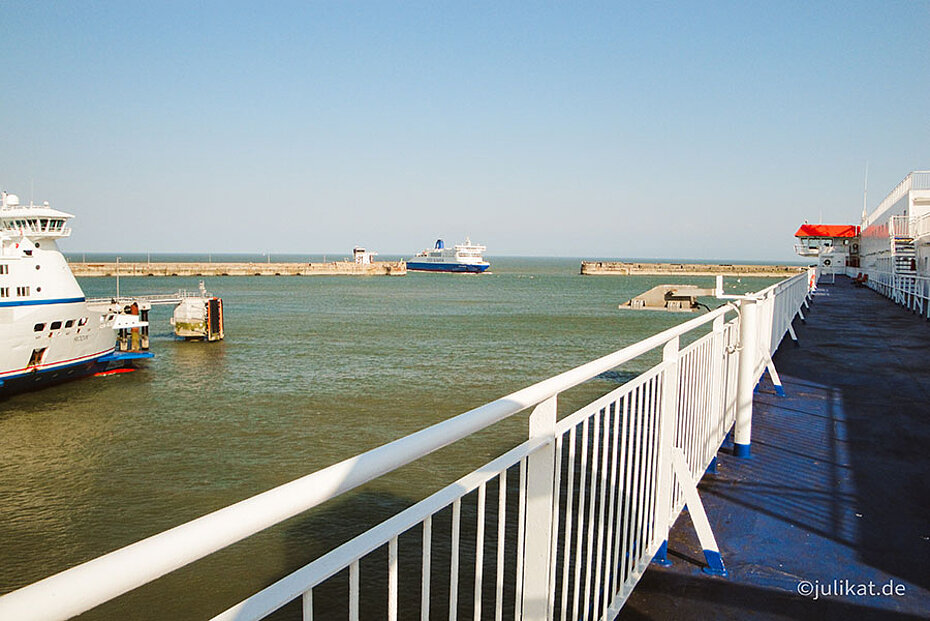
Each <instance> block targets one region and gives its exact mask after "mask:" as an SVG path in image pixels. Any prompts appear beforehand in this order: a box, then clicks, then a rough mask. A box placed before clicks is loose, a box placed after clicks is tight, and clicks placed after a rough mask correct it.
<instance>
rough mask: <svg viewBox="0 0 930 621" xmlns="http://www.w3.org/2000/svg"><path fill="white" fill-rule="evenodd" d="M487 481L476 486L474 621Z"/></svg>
mask: <svg viewBox="0 0 930 621" xmlns="http://www.w3.org/2000/svg"><path fill="white" fill-rule="evenodd" d="M486 505H487V483H482V484H481V485H479V486H478V525H477V531H476V533H475V621H481V586H482V582H483V580H484V511H485V507H486Z"/></svg>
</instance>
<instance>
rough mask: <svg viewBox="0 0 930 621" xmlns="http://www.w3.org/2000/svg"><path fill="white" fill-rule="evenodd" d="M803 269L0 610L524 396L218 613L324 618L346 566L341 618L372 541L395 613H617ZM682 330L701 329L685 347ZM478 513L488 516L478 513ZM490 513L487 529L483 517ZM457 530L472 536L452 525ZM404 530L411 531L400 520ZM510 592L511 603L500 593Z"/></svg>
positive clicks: (150, 556) (770, 344) (772, 343)
mask: <svg viewBox="0 0 930 621" xmlns="http://www.w3.org/2000/svg"><path fill="white" fill-rule="evenodd" d="M813 282H814V280H813V279H812V277H811V275H810V274H800V275H798V276H795V277H793V278H790V279H788V280H785V281H782V282H780V283H778V284H776V285H773V286H772V287H769V288H767V289H764V290H763V291H760V292H758V293H757V294H754V296H753V297H752V301H751V303H750V302H747V301H742V302H740V306H741V307H742V310H741V311H740V313H741V315H744V316H746V317H748V315H747V314H746V313H747V311H746V309H747V308H754V309H755V311H757V312H755V314H754V317H753V319H752V321H751V322H750V323H751V325H752V326H753V327H752V328H751V330H750V332H749V333H747V332H746V330H747V329H749V325H750V323H746V322H745V321H744V320H743V319H741V318H740V317H738V316H734V315H735V312H734V311H736V310H737V309H736V306H734V305H733V304H727V305H725V306H722V307H720V308H718V309H716V310H714V311H711V312H709V313H707V314H706V315H703V316H701V317H697V318H695V319H692V320H690V321H687V322H685V323H683V324H681V325H679V326H677V327H674V328H671V329H669V330H666V331H664V332H661V333H660V334H657V335H655V336H652V337H650V338H647V339H645V340H643V341H640V342H639V343H636V344H634V345H631V346H629V347H626V348H624V349H621V350H619V351H617V352H614V353H612V354H609V355H607V356H604V357H602V358H599V359H597V360H594V361H592V362H589V363H587V364H584V365H582V366H580V367H577V368H575V369H572V370H570V371H567V372H565V373H562V374H560V375H557V376H555V377H552V378H549V379H547V380H544V381H542V382H539V383H538V384H534V385H533V386H530V387H528V388H525V389H523V390H520V391H517V392H515V393H512V394H510V395H508V396H506V397H503V398H501V399H498V400H497V401H493V402H491V403H488V404H485V405H483V406H481V407H478V408H475V409H473V410H470V411H468V412H465V413H464V414H461V415H459V416H456V417H454V418H451V419H449V420H447V421H444V422H442V423H439V424H437V425H433V426H432V427H428V428H426V429H424V430H422V431H419V432H417V433H414V434H412V435H409V436H407V437H405V438H401V439H399V440H396V441H394V442H391V443H389V444H386V445H383V446H380V447H378V448H375V449H373V450H370V451H367V452H365V453H362V454H360V455H358V456H356V457H353V458H351V459H347V460H345V461H343V462H340V463H338V464H335V465H333V466H330V467H328V468H324V469H323V470H320V471H317V472H315V473H313V474H310V475H307V476H304V477H302V478H299V479H297V480H295V481H292V482H290V483H287V484H284V485H282V486H279V487H277V488H274V489H272V490H269V491H267V492H264V493H262V494H259V495H257V496H254V497H252V498H249V499H247V500H244V501H241V502H239V503H236V504H234V505H231V506H229V507H226V508H224V509H221V510H219V511H216V512H214V513H211V514H209V515H206V516H203V517H201V518H199V519H196V520H193V521H191V522H188V523H186V524H183V525H181V526H178V527H176V528H173V529H171V530H168V531H165V532H163V533H161V534H158V535H155V536H152V537H149V538H147V539H144V540H142V541H139V542H137V543H135V544H132V545H130V546H127V547H125V548H122V549H120V550H117V551H115V552H112V553H110V554H107V555H104V556H102V557H100V558H97V559H94V560H92V561H89V562H87V563H84V564H82V565H79V566H77V567H74V568H72V569H69V570H66V571H64V572H61V573H59V574H56V575H54V576H51V577H49V578H46V579H45V580H42V581H39V582H37V583H35V584H32V585H30V586H27V587H24V588H22V589H20V590H18V591H15V592H13V593H10V594H7V595H5V596H3V597H0V618H11V619H14V618H15V619H24V620H25V619H65V618H69V617H71V616H74V615H77V614H80V613H81V612H83V611H85V610H89V609H90V608H93V607H95V606H97V605H99V604H101V603H103V602H106V601H108V600H110V599H113V598H115V597H117V596H119V595H121V594H122V593H125V592H127V591H129V590H132V589H134V588H136V587H139V586H141V585H143V584H146V583H148V582H151V581H153V580H155V579H157V578H159V577H160V576H163V575H165V574H166V573H169V572H171V571H174V570H176V569H178V568H180V567H183V566H185V565H187V564H189V563H192V562H194V561H196V560H198V559H200V558H203V557H205V556H207V555H209V554H212V553H213V552H216V551H218V550H220V549H222V548H225V547H226V546H229V545H231V544H233V543H235V542H237V541H240V540H242V539H244V538H246V537H249V536H251V535H253V534H256V533H258V532H260V531H262V530H264V529H265V528H268V527H270V526H272V525H275V524H278V523H280V522H282V521H284V520H286V519H288V518H290V517H292V516H294V515H297V514H298V513H301V512H304V511H307V510H308V509H311V508H313V507H316V506H318V505H320V504H322V503H324V502H326V501H327V500H330V499H333V498H335V497H337V496H339V495H341V494H343V493H345V492H347V491H349V490H351V489H353V488H355V487H358V486H359V485H362V484H364V483H366V482H369V481H372V480H374V479H375V478H377V477H380V476H382V475H384V474H386V473H389V472H391V471H393V470H396V469H397V468H399V467H401V466H403V465H405V464H408V463H411V462H413V461H414V460H417V459H419V458H421V457H423V456H425V455H427V454H429V453H431V452H433V451H435V450H437V449H439V448H442V447H444V446H448V445H449V444H452V443H454V442H457V441H460V440H463V439H465V438H467V437H468V436H470V435H472V434H474V433H475V432H477V431H479V430H481V429H484V428H486V427H488V426H490V425H492V424H494V423H496V422H498V421H501V420H503V419H505V418H507V417H510V416H512V415H514V414H517V413H519V412H522V411H526V410H531V413H530V416H529V434H528V439H527V441H526V442H523V443H522V444H520V445H518V446H516V447H514V448H513V449H511V450H509V451H507V452H505V453H504V454H502V455H500V456H499V457H497V458H496V459H494V460H492V461H491V462H489V463H488V464H486V465H485V466H484V467H482V468H479V469H478V470H476V471H474V472H472V473H470V474H468V475H466V476H465V477H463V478H461V479H459V480H458V481H455V482H453V483H451V484H449V485H447V486H446V487H444V488H443V489H441V490H440V491H438V492H436V493H435V494H433V495H431V496H430V497H428V498H426V499H425V500H422V501H420V502H418V503H417V504H415V505H413V506H412V507H410V508H408V509H406V510H404V511H402V512H400V513H398V514H397V515H395V516H393V517H391V518H390V519H388V520H387V521H385V522H382V523H381V524H378V525H377V526H374V527H373V528H371V529H370V530H368V531H366V532H365V533H363V534H362V535H359V536H358V537H356V538H354V539H352V540H350V541H348V542H346V543H344V544H342V545H340V546H339V547H337V548H336V549H334V550H332V551H331V552H329V553H327V554H325V555H323V556H321V557H319V558H317V559H315V560H313V561H312V562H310V563H309V564H307V565H306V566H304V567H303V568H301V569H299V570H297V571H295V572H293V573H292V574H290V575H288V576H286V577H285V578H283V579H281V580H279V581H278V582H276V583H274V584H272V585H270V586H269V587H267V588H265V589H263V590H262V591H260V592H258V593H256V594H255V595H253V596H251V597H249V598H247V599H245V600H243V601H242V602H241V603H239V604H237V605H236V606H233V607H232V608H230V609H229V610H227V611H225V612H223V613H221V614H219V615H218V616H217V617H216V619H227V620H232V619H235V620H237V621H243V620H246V619H260V618H262V617H264V616H267V615H268V614H270V613H272V612H273V611H275V610H277V609H279V608H280V607H282V606H284V605H286V604H288V603H289V602H292V601H294V600H296V599H300V600H301V601H302V608H303V614H304V618H305V619H312V618H313V617H314V613H315V612H316V614H317V617H318V618H329V615H330V614H331V613H330V612H329V611H323V610H316V611H315V610H314V591H315V589H317V588H320V587H321V586H325V584H326V583H327V581H328V580H330V579H333V578H334V577H336V576H340V577H341V578H346V577H347V579H348V587H349V588H348V598H347V600H346V601H345V607H346V608H347V609H348V616H349V619H350V620H353V619H354V620H357V619H359V618H360V612H359V610H360V609H359V605H360V585H361V584H363V583H362V582H361V561H362V560H363V559H365V558H366V557H369V555H371V554H372V553H373V552H375V551H378V552H379V553H381V552H384V551H386V553H387V554H386V557H387V562H386V563H385V564H384V565H383V566H382V567H381V570H380V571H379V572H378V573H379V574H380V575H379V576H367V575H366V578H365V583H364V584H371V581H381V582H380V584H383V585H384V590H383V591H382V593H383V596H384V598H385V601H384V602H383V604H384V610H385V611H386V612H385V615H384V616H386V618H388V619H396V618H397V615H398V611H399V608H400V606H401V605H403V606H404V607H405V611H406V610H407V608H408V607H412V608H413V609H414V611H415V610H416V609H417V608H419V616H420V618H421V619H429V618H430V615H431V612H430V610H431V608H432V609H435V608H437V607H438V606H439V605H443V606H444V607H447V609H448V616H449V618H450V619H454V618H456V615H457V614H458V613H459V612H463V611H465V610H466V609H470V610H471V611H473V613H474V618H476V619H477V618H479V617H480V616H481V613H482V611H483V610H484V609H485V608H487V609H488V610H493V611H494V615H495V618H496V619H502V618H503V617H504V615H505V614H506V616H507V617H508V618H514V619H544V618H559V619H567V618H571V619H576V618H600V619H609V618H613V616H615V614H616V613H617V611H618V610H619V609H620V607H621V606H622V605H623V603H624V602H625V601H626V598H627V597H628V596H629V594H630V592H631V591H632V589H633V587H634V586H635V585H636V584H637V582H638V581H639V579H640V577H641V576H642V574H643V572H644V571H645V569H646V567H647V566H648V564H649V563H650V561H651V559H652V558H653V556H654V555H655V553H656V551H657V549H658V548H659V546H660V545H661V544H662V542H663V541H665V540H666V539H667V537H668V531H669V529H670V528H671V526H672V524H673V523H674V522H675V518H676V517H677V515H678V513H679V512H680V511H681V508H682V506H683V499H682V492H681V490H682V484H683V483H685V482H684V481H681V480H677V479H675V477H674V476H673V466H672V461H673V453H676V452H678V451H680V453H678V454H679V455H680V454H682V453H683V454H684V456H685V460H686V462H687V472H688V473H689V474H690V475H691V477H693V480H694V482H696V481H698V480H700V478H701V476H703V473H704V471H705V470H706V468H707V467H708V464H710V462H711V460H712V459H713V458H714V456H715V455H716V452H717V450H718V448H719V447H720V445H721V443H722V442H723V440H724V437H725V435H726V433H727V432H728V430H729V429H730V428H731V427H733V425H734V421H738V420H742V419H743V418H744V417H746V416H751V400H750V403H749V405H748V406H747V405H746V404H745V402H744V401H745V400H744V398H743V393H744V392H745V387H746V386H750V393H751V386H753V385H754V384H755V383H756V381H757V380H758V378H759V375H760V374H761V370H760V367H759V365H758V364H756V361H757V360H763V361H764V360H766V359H768V355H769V354H770V353H771V352H772V351H774V349H775V348H776V347H777V346H778V343H779V342H780V341H781V339H782V337H783V336H784V333H785V331H786V330H787V329H788V326H789V325H790V322H791V321H792V319H793V318H794V316H795V315H796V314H797V313H798V311H799V309H800V306H801V304H802V303H803V301H804V300H805V297H806V296H807V294H808V293H809V291H810V288H811V286H812V284H813ZM728 317H731V318H730V319H728ZM683 337H684V338H688V339H692V338H694V337H697V338H694V340H693V342H691V343H690V344H688V345H687V346H685V347H681V345H680V340H681V339H682V338H683ZM660 348H661V352H662V359H661V362H659V363H658V364H656V365H655V366H653V367H652V368H650V369H649V370H647V371H645V372H644V373H642V374H640V375H639V376H637V377H636V378H635V379H633V380H631V381H629V382H626V383H624V384H623V385H621V386H619V387H618V388H616V389H614V390H612V391H611V392H610V393H608V394H606V395H604V396H602V397H600V398H599V399H597V400H595V401H594V402H592V403H590V404H588V405H587V406H584V407H582V408H580V409H579V410H577V411H576V412H574V413H572V414H569V415H568V416H566V417H564V418H562V419H561V420H557V418H556V405H557V400H558V395H559V394H560V393H562V392H564V391H566V390H568V389H570V388H572V387H574V386H577V385H579V384H581V383H583V382H586V381H588V380H590V379H592V378H594V377H595V376H597V375H599V374H601V373H603V372H604V371H607V370H610V369H614V368H616V367H618V366H620V365H623V364H626V363H629V362H630V361H633V360H635V359H637V358H639V357H641V356H643V355H646V354H648V353H649V352H652V351H654V350H657V349H660ZM747 354H748V355H747ZM741 360H743V361H746V362H748V363H749V364H748V365H743V364H740V362H741ZM762 368H764V365H763V367H762ZM747 369H748V370H747ZM744 374H745V376H744ZM749 375H752V377H749ZM687 483H689V484H693V483H692V482H687ZM489 492H491V494H490V498H491V502H489ZM494 492H496V494H494ZM495 495H496V496H497V499H496V501H495V500H494V496H495ZM466 505H467V507H468V508H469V514H470V515H471V514H472V512H471V508H472V507H474V509H475V510H474V512H473V515H474V516H475V517H474V519H475V522H474V523H472V522H470V521H469V522H468V523H464V522H463V515H464V514H465V512H463V506H466ZM489 505H491V506H492V507H493V509H494V511H493V513H492V512H490V511H489ZM488 515H491V516H492V519H493V521H495V522H496V523H494V524H489V523H487V521H488ZM446 518H449V519H451V521H450V522H449V525H450V532H451V535H450V536H449V538H448V539H445V538H444V539H442V540H437V537H439V536H440V535H439V534H438V532H436V531H435V530H434V529H433V525H434V521H435V520H437V519H442V520H446ZM443 524H445V521H443ZM414 529H416V530H417V531H418V532H419V537H416V541H417V543H416V544H415V545H416V546H418V549H417V550H416V551H415V552H418V556H419V559H420V561H419V562H420V567H419V575H415V574H414V575H411V574H410V573H408V572H405V573H404V574H403V575H401V573H400V571H399V569H398V558H399V553H400V552H399V551H400V546H401V539H400V538H401V536H403V535H405V534H407V536H408V537H409V536H410V535H409V534H408V533H409V531H413V530H414ZM489 531H491V532H494V531H496V535H490V536H489V535H487V534H486V533H488V532H489ZM466 533H467V536H468V537H469V541H468V542H466V543H467V545H466V544H463V542H462V538H463V537H464V536H465V535H466ZM471 537H474V539H473V540H471V539H470V538H471ZM508 541H509V542H512V545H511V544H508ZM404 542H406V543H404V545H405V546H408V545H413V544H410V543H409V539H407V538H405V539H404ZM385 548H386V550H385ZM404 551H405V552H408V551H409V550H404ZM485 552H488V554H487V555H486V554H485ZM366 562H367V561H366ZM437 563H442V566H443V567H444V568H445V569H447V570H448V571H447V573H445V574H444V577H443V579H442V581H441V585H440V586H441V587H442V588H441V589H440V590H442V591H443V592H444V593H446V594H447V600H444V601H442V602H439V603H437V601H436V598H434V597H433V596H432V595H431V594H432V593H433V592H434V591H435V590H436V589H434V586H435V584H436V583H435V582H434V580H433V577H434V575H435V574H436V572H437V569H436V568H437V567H438V566H439V565H437ZM463 572H468V574H469V576H468V577H469V580H470V583H471V584H473V586H474V589H473V591H472V593H471V601H460V600H459V595H460V591H461V590H462V589H461V588H460V586H461V585H460V578H461V577H462V576H463V575H464V574H463ZM492 578H493V582H492ZM401 580H416V581H417V582H419V595H420V597H419V598H418V599H417V600H416V601H407V600H401V599H400V598H399V596H398V593H399V586H398V585H399V581H401ZM492 584H493V588H492V586H491V585H492ZM505 601H510V602H512V603H513V605H512V607H508V608H507V609H506V610H505V608H504V603H505ZM434 613H435V610H434ZM343 614H344V613H343ZM379 616H380V615H379Z"/></svg>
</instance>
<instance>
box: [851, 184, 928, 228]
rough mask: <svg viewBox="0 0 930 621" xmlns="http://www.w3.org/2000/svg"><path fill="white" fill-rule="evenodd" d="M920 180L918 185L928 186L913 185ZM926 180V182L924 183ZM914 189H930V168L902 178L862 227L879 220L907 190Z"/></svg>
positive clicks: (869, 215)
mask: <svg viewBox="0 0 930 621" xmlns="http://www.w3.org/2000/svg"><path fill="white" fill-rule="evenodd" d="M915 180H917V181H918V184H917V185H918V186H922V185H926V187H917V188H915V187H913V186H914V181H915ZM923 182H926V183H923ZM912 189H918V190H926V189H930V170H914V171H911V172H909V173H908V174H907V176H906V177H904V179H902V180H901V181H900V182H899V183H898V185H896V186H895V187H894V189H893V190H892V191H891V192H889V193H888V194H887V195H886V196H885V198H883V199H882V202H880V203H879V204H878V207H876V208H875V209H874V210H872V213H870V214H868V216H866V218H865V221H864V222H863V223H862V228H863V229H865V228H866V227H868V226H871V225H872V224H873V223H874V222H875V221H877V220H878V218H879V216H881V215H882V214H883V213H885V211H886V210H887V209H888V208H889V207H891V206H892V205H894V204H895V203H897V202H898V201H899V200H900V199H901V197H902V196H904V195H905V194H906V193H907V192H910V191H911V190H912Z"/></svg>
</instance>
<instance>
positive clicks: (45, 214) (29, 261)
mask: <svg viewBox="0 0 930 621" xmlns="http://www.w3.org/2000/svg"><path fill="white" fill-rule="evenodd" d="M73 217H74V216H72V215H71V214H68V213H65V212H63V211H58V210H57V209H52V208H51V207H49V205H48V203H44V204H43V205H33V204H29V205H20V204H19V198H18V197H17V196H16V195H15V194H7V193H6V192H3V193H0V396H2V395H8V394H11V393H14V392H22V391H26V390H33V389H36V388H40V387H43V386H46V385H49V384H55V383H59V382H63V381H66V380H70V379H75V378H78V377H81V376H85V375H89V374H92V373H98V372H103V371H111V370H115V369H122V368H125V367H126V366H127V365H129V364H131V363H132V361H133V360H137V359H142V358H150V357H151V356H152V354H150V353H148V352H144V351H118V348H117V335H118V334H119V333H120V332H122V333H124V334H128V333H131V332H132V331H136V332H138V330H139V329H141V328H143V327H145V326H147V325H148V323H147V322H145V321H140V318H139V316H138V315H133V314H122V313H121V312H120V311H118V310H115V309H114V308H112V307H111V306H108V305H94V304H89V303H88V301H87V300H86V298H85V297H84V292H83V291H82V290H81V287H80V285H78V283H77V280H75V278H74V275H73V274H72V273H71V269H70V268H69V267H68V263H67V261H66V260H65V258H64V256H63V255H62V254H61V252H60V251H59V250H58V245H57V240H58V239H62V238H65V237H68V236H69V235H71V229H70V228H68V226H67V224H68V220H70V219H71V218H73Z"/></svg>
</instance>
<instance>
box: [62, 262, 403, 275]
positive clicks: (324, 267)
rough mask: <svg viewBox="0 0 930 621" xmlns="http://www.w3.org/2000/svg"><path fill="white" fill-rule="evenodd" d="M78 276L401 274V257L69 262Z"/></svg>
mask: <svg viewBox="0 0 930 621" xmlns="http://www.w3.org/2000/svg"><path fill="white" fill-rule="evenodd" d="M69 266H70V267H71V271H72V272H73V273H74V275H75V276H77V277H80V278H92V277H95V276H111V277H112V276H116V274H117V270H118V271H119V275H120V276H404V275H405V274H406V273H407V264H406V263H405V262H404V261H376V262H373V263H352V262H349V261H329V262H325V263H119V264H117V263H69Z"/></svg>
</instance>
